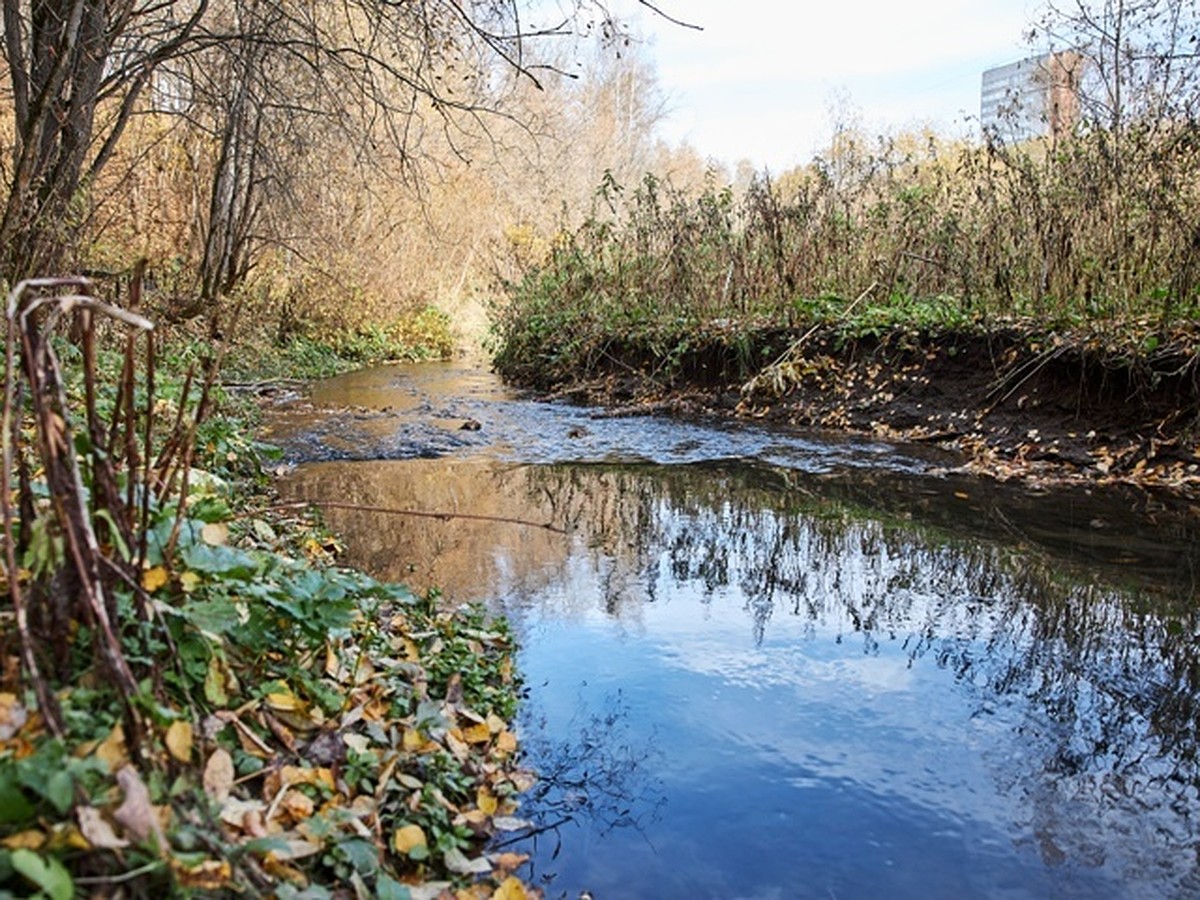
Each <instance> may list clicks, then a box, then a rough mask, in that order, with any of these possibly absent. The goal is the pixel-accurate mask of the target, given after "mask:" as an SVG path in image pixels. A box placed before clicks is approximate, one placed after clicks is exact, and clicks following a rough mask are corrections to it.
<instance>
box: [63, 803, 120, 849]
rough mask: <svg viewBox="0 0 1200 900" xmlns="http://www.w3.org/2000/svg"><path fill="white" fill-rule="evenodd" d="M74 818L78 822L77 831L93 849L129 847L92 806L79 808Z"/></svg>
mask: <svg viewBox="0 0 1200 900" xmlns="http://www.w3.org/2000/svg"><path fill="white" fill-rule="evenodd" d="M75 816H76V818H77V819H78V820H79V830H80V831H81V832H82V833H83V836H84V837H85V838H87V842H88V843H89V844H91V845H92V846H93V847H95V848H97V849H100V850H117V849H120V848H121V847H128V846H129V841H127V840H125V839H124V838H122V837H118V836H117V833H116V832H115V831H114V830H113V827H112V825H110V824H109V822H108V820H107V819H106V818H104V815H103V814H102V813H101V812H100V810H98V809H96V808H95V807H94V806H81V807H79V808H78V809H76V810H75Z"/></svg>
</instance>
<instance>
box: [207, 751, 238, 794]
mask: <svg viewBox="0 0 1200 900" xmlns="http://www.w3.org/2000/svg"><path fill="white" fill-rule="evenodd" d="M233 779H234V771H233V757H232V756H230V755H229V751H228V750H226V749H225V748H224V747H218V748H217V749H216V750H214V751H213V755H212V756H210V757H209V758H208V762H207V763H206V764H205V766H204V793H206V794H208V796H209V797H211V798H212V799H213V800H215V801H216V802H217V803H224V802H225V801H226V800H227V799H228V798H229V792H230V790H232V789H233Z"/></svg>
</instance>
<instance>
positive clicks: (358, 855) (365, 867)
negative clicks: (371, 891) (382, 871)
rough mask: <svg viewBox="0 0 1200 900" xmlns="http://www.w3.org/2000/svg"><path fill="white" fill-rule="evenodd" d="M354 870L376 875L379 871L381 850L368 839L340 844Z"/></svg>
mask: <svg viewBox="0 0 1200 900" xmlns="http://www.w3.org/2000/svg"><path fill="white" fill-rule="evenodd" d="M338 849H339V850H341V851H342V853H344V854H345V855H346V859H347V860H349V861H350V865H352V866H354V870H355V871H356V872H358V873H359V874H362V875H374V874H375V873H376V872H378V871H379V851H378V850H376V849H375V846H374V845H373V844H370V843H368V842H367V841H360V840H357V839H356V840H349V841H342V842H341V843H340V844H338Z"/></svg>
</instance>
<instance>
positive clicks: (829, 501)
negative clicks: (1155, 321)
mask: <svg viewBox="0 0 1200 900" xmlns="http://www.w3.org/2000/svg"><path fill="white" fill-rule="evenodd" d="M903 488H904V486H903V485H901V486H899V487H898V486H897V485H896V484H895V483H894V482H893V483H891V484H888V483H880V484H871V483H870V478H869V476H864V477H860V478H859V479H857V483H846V482H823V481H819V480H817V481H814V480H812V479H811V478H810V479H808V480H801V479H796V478H794V475H793V473H779V474H776V473H770V472H762V471H756V470H747V469H743V468H738V467H730V468H728V469H722V468H719V467H705V468H700V469H687V468H680V467H676V468H671V469H660V468H645V469H629V468H614V467H594V468H590V469H589V468H581V467H566V468H545V469H537V470H531V471H530V472H529V489H530V491H531V492H536V493H537V494H538V495H539V496H544V497H552V498H553V503H554V508H555V512H556V515H557V516H560V517H561V519H560V521H565V522H568V523H571V524H572V525H573V526H574V527H575V528H576V529H578V530H579V532H580V533H581V534H584V535H586V538H587V547H588V552H590V553H591V554H592V555H593V557H594V564H595V565H596V566H597V567H598V570H600V571H604V572H605V584H606V585H608V584H618V585H620V589H619V590H618V591H616V592H614V593H612V594H610V595H609V596H606V597H605V599H604V604H605V609H606V610H607V611H608V612H609V613H610V614H612V615H621V614H622V611H623V610H628V609H629V608H630V607H636V606H637V605H638V604H641V603H653V602H655V601H656V591H658V590H660V582H661V581H662V579H663V577H664V573H666V574H667V575H668V576H669V579H670V581H672V582H674V583H675V585H677V586H680V585H686V586H690V587H691V588H693V589H695V590H696V591H697V592H698V593H699V595H700V596H701V597H702V598H704V599H703V600H702V602H708V601H710V600H711V599H712V598H713V597H714V596H716V595H718V594H723V595H725V596H740V598H741V600H742V602H743V603H744V606H745V611H746V614H747V617H748V623H749V627H750V628H751V629H752V630H753V634H754V637H755V640H756V641H758V642H760V643H761V642H763V641H766V640H769V639H770V628H769V626H770V622H771V620H772V618H773V617H774V616H779V615H788V616H793V617H798V618H799V619H801V620H803V621H804V622H805V624H806V627H807V629H808V630H809V631H810V632H812V633H816V632H821V633H833V634H836V635H837V636H839V637H841V638H844V637H849V636H851V635H853V636H855V638H856V640H861V642H862V650H863V652H864V653H868V654H872V653H877V652H879V649H880V645H881V643H883V642H897V641H898V642H900V643H901V645H902V646H903V648H904V649H905V651H906V652H907V654H908V656H909V660H910V664H912V663H915V662H916V661H917V660H919V659H921V658H925V657H932V658H933V659H934V660H935V661H936V662H937V664H938V665H940V666H942V667H945V668H947V669H949V670H951V671H953V672H954V673H955V675H956V677H957V678H958V679H959V680H960V681H961V682H963V683H964V684H967V685H969V686H970V688H971V689H972V690H973V691H974V692H975V696H976V697H977V698H978V703H979V705H980V709H981V711H988V712H993V713H996V712H998V713H1000V714H1002V715H1004V716H1005V717H1006V719H1007V720H1011V721H1012V722H1013V723H1014V727H1015V729H1016V730H1017V731H1018V732H1019V734H1020V739H1019V741H1018V744H1017V745H1018V746H1019V747H1020V754H1021V758H1020V759H1019V760H1007V761H1005V762H1004V763H1003V764H1002V765H1000V766H999V768H998V771H997V775H998V777H999V778H1001V780H1002V782H1003V784H1002V786H1003V787H1004V788H1005V789H1006V790H1008V791H1011V792H1018V795H1019V796H1021V797H1023V798H1024V799H1025V800H1026V801H1027V805H1028V809H1029V816H1030V822H1029V826H1030V833H1031V834H1032V835H1034V840H1036V842H1037V849H1038V850H1039V851H1040V852H1041V853H1042V855H1043V857H1044V858H1045V859H1046V860H1047V861H1048V862H1051V863H1053V862H1058V861H1062V860H1064V859H1068V858H1069V859H1072V860H1075V861H1081V862H1088V861H1091V862H1096V861H1099V860H1102V859H1104V858H1105V856H1106V854H1112V853H1114V852H1115V851H1114V850H1113V848H1112V847H1111V846H1109V843H1110V840H1109V839H1114V840H1113V841H1112V843H1115V844H1120V845H1123V846H1125V847H1129V846H1130V844H1131V840H1130V837H1131V836H1130V834H1129V829H1130V828H1131V827H1136V828H1137V829H1140V833H1139V836H1140V837H1141V838H1144V839H1145V840H1146V841H1147V842H1148V843H1149V844H1150V845H1159V846H1162V847H1163V848H1164V849H1165V848H1166V847H1175V848H1179V849H1180V850H1182V849H1183V848H1188V847H1192V846H1194V845H1195V843H1196V838H1197V835H1196V833H1195V827H1194V826H1193V824H1192V820H1193V817H1194V814H1195V813H1196V812H1198V811H1200V803H1198V802H1197V799H1198V794H1200V769H1198V764H1197V754H1198V752H1200V740H1198V734H1197V715H1198V712H1200V710H1198V707H1197V701H1196V697H1197V694H1198V690H1200V683H1198V682H1200V653H1198V650H1197V647H1198V644H1197V641H1196V636H1197V634H1198V633H1200V622H1198V621H1197V614H1196V611H1195V603H1194V601H1195V599H1196V587H1195V581H1194V580H1193V579H1192V573H1193V572H1195V571H1196V570H1197V568H1200V567H1198V566H1197V554H1198V553H1200V550H1198V549H1197V548H1200V542H1198V541H1197V540H1196V534H1195V530H1194V527H1195V522H1194V519H1188V518H1187V517H1186V516H1183V517H1180V518H1177V519H1173V520H1172V521H1171V523H1170V525H1169V526H1168V527H1165V528H1164V529H1163V531H1162V532H1156V531H1155V528H1154V525H1153V523H1151V524H1150V525H1145V524H1144V523H1142V524H1131V525H1129V526H1128V527H1125V526H1123V525H1122V524H1121V523H1120V522H1114V524H1113V526H1111V527H1115V528H1121V529H1122V534H1123V538H1122V540H1121V541H1118V542H1113V543H1112V546H1111V547H1110V548H1109V550H1107V551H1106V549H1105V546H1104V544H1103V543H1093V544H1092V545H1091V546H1090V547H1089V548H1088V552H1087V553H1083V554H1080V553H1071V552H1069V547H1068V548H1067V549H1068V552H1063V545H1061V544H1059V545H1056V546H1048V545H1046V544H1041V545H1039V544H1038V542H1036V541H1033V540H1030V539H1029V537H1028V535H1030V534H1032V533H1036V532H1038V531H1043V530H1044V531H1047V532H1048V533H1053V528H1054V521H1055V519H1057V520H1058V521H1059V522H1060V523H1061V524H1062V525H1063V527H1064V528H1071V527H1083V528H1085V529H1086V528H1088V527H1095V526H1093V525H1092V524H1091V522H1092V521H1093V520H1088V522H1086V523H1085V524H1084V525H1083V526H1078V525H1075V524H1072V523H1073V522H1074V521H1075V519H1076V518H1077V517H1078V516H1094V515H1095V514H1096V509H1095V508H1094V506H1093V505H1091V504H1089V503H1082V504H1080V508H1079V509H1076V510H1073V511H1070V510H1069V511H1068V512H1070V516H1069V517H1068V516H1065V515H1064V511H1063V507H1062V505H1061V502H1060V503H1059V504H1058V505H1056V502H1055V500H1054V499H1051V500H1049V501H1037V500H1036V499H1034V500H1032V501H1029V500H1027V501H1026V502H1025V506H1024V507H1022V506H1021V505H1020V504H1018V505H1017V506H1016V507H1015V508H1014V507H1013V506H1012V505H1009V506H1008V507H1003V506H999V507H991V508H990V507H988V506H987V505H986V502H983V503H977V504H975V505H974V507H973V508H972V507H970V506H967V505H966V504H963V503H962V502H961V501H960V500H959V498H956V497H955V496H954V491H952V490H951V491H948V492H946V494H945V499H944V500H942V501H941V502H940V504H938V503H934V502H931V500H930V498H929V497H928V496H924V497H923V498H922V500H923V509H922V513H923V514H922V515H920V516H918V517H917V518H918V519H923V520H924V522H914V521H910V520H909V516H908V510H906V509H904V508H903V507H902V506H899V505H898V504H897V501H896V495H897V494H899V496H901V497H903ZM872 489H874V490H881V491H882V490H886V491H890V492H891V494H892V496H891V497H890V499H889V500H888V502H887V503H885V504H873V503H871V491H872ZM923 490H927V487H926V488H923ZM956 504H957V508H956ZM881 505H882V506H883V508H884V509H885V511H884V512H883V513H881V512H880V506H881ZM1105 514H1106V515H1108V516H1110V517H1112V516H1113V512H1112V508H1111V507H1109V508H1108V509H1107V511H1106V513H1105ZM1131 518H1132V517H1131ZM929 522H934V523H936V524H933V525H930V524H929ZM1014 534H1016V535H1018V537H1016V538H1014ZM1172 537H1174V538H1176V539H1177V540H1171V538H1172ZM1180 538H1181V539H1180ZM1051 544H1053V542H1051ZM1131 557H1134V558H1139V559H1140V560H1141V562H1142V563H1143V564H1141V565H1138V566H1136V567H1132V566H1131V565H1130V564H1129V559H1130V558H1131ZM1085 801H1086V802H1085ZM1080 804H1083V805H1082V806H1081V805H1080ZM1080 810H1082V811H1083V814H1084V815H1085V816H1087V817H1091V820H1092V821H1090V823H1089V826H1088V827H1087V828H1079V827H1078V824H1079V823H1078V820H1077V814H1078V813H1079V812H1080ZM1073 811H1074V813H1073ZM1132 822H1136V823H1137V824H1136V826H1131V824H1130V823H1132ZM1118 833H1119V834H1120V836H1121V840H1115V837H1116V836H1117V835H1118ZM1137 840H1138V837H1135V838H1134V840H1133V841H1132V844H1133V845H1134V846H1136V845H1137ZM1193 855H1194V854H1191V852H1190V851H1188V852H1187V856H1180V855H1179V854H1178V853H1177V854H1176V855H1175V857H1174V859H1175V860H1176V862H1175V864H1176V865H1178V866H1180V870H1179V871H1178V872H1176V873H1174V874H1175V876H1177V877H1181V878H1190V879H1193V880H1194V879H1195V878H1196V872H1195V870H1194V867H1195V864H1196V860H1195V859H1194V858H1189V857H1191V856H1193ZM1151 858H1153V860H1154V862H1153V863H1152V862H1151V861H1150V860H1151ZM1125 862H1126V864H1128V865H1132V866H1134V867H1135V868H1136V867H1137V866H1139V865H1146V866H1150V865H1161V864H1162V858H1161V854H1159V855H1156V854H1150V853H1148V854H1147V855H1146V859H1145V860H1139V859H1136V858H1132V857H1131V858H1130V859H1128V860H1126V861H1125ZM1163 874H1165V873H1163ZM1196 886H1200V884H1198V885H1196Z"/></svg>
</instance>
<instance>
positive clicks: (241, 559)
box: [182, 543, 258, 579]
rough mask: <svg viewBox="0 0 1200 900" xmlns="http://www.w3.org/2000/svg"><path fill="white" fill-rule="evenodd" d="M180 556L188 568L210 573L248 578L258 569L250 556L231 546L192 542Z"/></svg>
mask: <svg viewBox="0 0 1200 900" xmlns="http://www.w3.org/2000/svg"><path fill="white" fill-rule="evenodd" d="M182 556H183V562H184V564H185V565H186V566H187V567H188V568H189V569H195V570H196V571H197V572H207V573H209V574H212V575H228V576H230V577H233V578H244V579H249V578H251V577H253V576H254V575H255V573H256V572H257V571H258V564H257V563H256V562H255V560H254V558H253V557H252V556H250V555H249V554H248V553H243V552H242V551H241V550H235V549H234V548H232V547H225V546H218V547H214V546H212V545H210V544H203V543H201V544H192V545H191V546H189V547H184V548H183V553H182Z"/></svg>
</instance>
